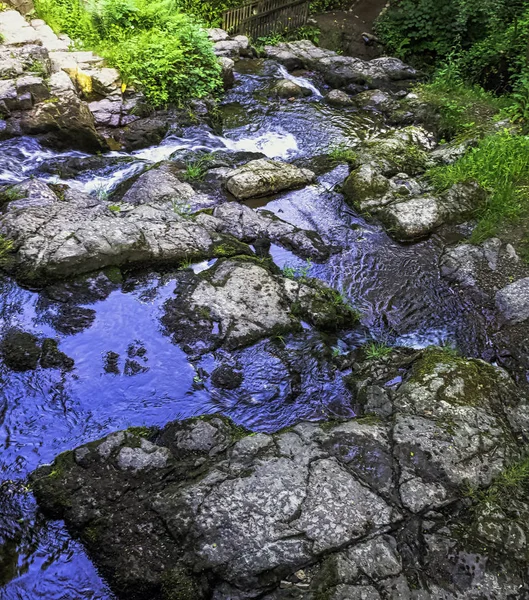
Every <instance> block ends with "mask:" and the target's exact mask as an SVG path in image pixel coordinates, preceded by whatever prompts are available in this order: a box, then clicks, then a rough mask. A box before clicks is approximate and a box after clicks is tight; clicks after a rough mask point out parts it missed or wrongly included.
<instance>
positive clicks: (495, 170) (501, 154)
mask: <svg viewBox="0 0 529 600" xmlns="http://www.w3.org/2000/svg"><path fill="white" fill-rule="evenodd" d="M428 176H429V178H430V179H431V181H432V183H433V184H434V185H435V187H436V188H437V189H439V190H443V189H447V188H449V187H450V186H451V185H453V184H454V183H457V182H464V181H469V180H475V181H477V182H478V183H479V184H480V185H482V186H483V187H484V188H485V189H487V190H488V191H489V192H490V195H489V199H488V202H487V205H486V207H485V208H484V209H483V211H482V212H481V214H480V215H479V222H478V226H477V228H476V229H475V230H474V233H473V234H472V241H474V242H480V241H482V240H484V239H486V238H488V237H490V236H492V235H495V234H496V232H497V231H498V228H499V227H500V226H501V225H502V224H503V223H505V222H517V221H518V220H520V219H521V218H523V217H525V216H526V214H527V212H528V208H529V203H528V190H529V137H528V136H522V135H516V134H515V133H514V132H513V131H510V130H504V131H501V132H499V133H497V134H495V135H490V136H487V137H486V138H484V139H483V140H482V141H481V142H480V143H479V144H478V146H477V147H476V148H473V149H471V150H470V151H469V152H468V153H467V154H465V155H464V156H463V157H462V158H461V159H459V160H458V161H457V162H456V163H454V164H453V165H447V166H442V167H436V168H434V169H431V170H430V171H429V172H428Z"/></svg>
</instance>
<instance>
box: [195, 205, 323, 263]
mask: <svg viewBox="0 0 529 600" xmlns="http://www.w3.org/2000/svg"><path fill="white" fill-rule="evenodd" d="M197 221H198V222H199V223H204V224H205V225H206V224H207V227H208V228H211V229H214V230H215V231H218V232H219V233H225V234H229V235H233V236H234V237H236V238H237V239H239V240H241V241H243V242H246V243H247V244H255V243H256V242H262V241H263V240H266V241H268V242H272V243H274V244H279V245H280V246H283V247H284V248H287V249H288V250H291V251H292V252H294V253H295V254H297V255H298V256H301V257H302V258H310V259H313V260H316V261H324V260H326V259H327V258H328V257H329V255H330V254H331V252H332V251H333V250H334V249H333V248H330V247H329V246H328V245H326V244H325V243H324V242H323V240H322V239H321V237H320V236H319V235H318V234H317V233H316V232H314V231H308V230H305V229H300V228H299V227H295V226H294V225H291V224H290V223H286V222H285V221H282V220H281V219H279V218H278V217H276V216H275V215H274V214H273V213H271V212H269V211H265V210H260V211H255V210H252V209H251V208H249V207H248V206H245V205H244V204H237V203H235V202H228V203H226V204H221V205H220V206H217V207H216V208H215V209H214V210H213V215H211V216H209V215H205V214H202V215H199V216H198V217H197Z"/></svg>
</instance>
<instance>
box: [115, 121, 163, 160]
mask: <svg viewBox="0 0 529 600" xmlns="http://www.w3.org/2000/svg"><path fill="white" fill-rule="evenodd" d="M168 130H169V123H168V121H167V120H166V119H163V118H160V117H156V116H154V117H149V118H144V119H140V120H138V121H134V122H133V123H131V124H130V125H127V127H125V128H124V129H123V130H121V131H120V132H119V134H118V139H119V142H120V143H121V145H122V146H123V149H124V150H126V151H127V152H133V151H134V150H140V149H141V148H147V147H148V146H156V145H157V144H159V143H160V142H161V141H162V140H163V138H164V137H165V135H166V133H167V131H168Z"/></svg>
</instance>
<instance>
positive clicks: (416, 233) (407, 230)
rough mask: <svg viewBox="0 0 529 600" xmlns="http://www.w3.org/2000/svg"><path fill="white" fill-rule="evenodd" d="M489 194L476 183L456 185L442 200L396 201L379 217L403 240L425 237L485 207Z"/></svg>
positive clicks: (393, 234) (381, 211) (414, 199)
mask: <svg viewBox="0 0 529 600" xmlns="http://www.w3.org/2000/svg"><path fill="white" fill-rule="evenodd" d="M486 198H487V194H486V192H485V190H483V189H482V188H481V187H480V186H478V185H477V184H475V183H464V184H463V183H461V184H456V185H454V186H453V187H452V188H450V189H449V190H448V191H446V192H445V193H444V194H441V195H440V196H438V197H432V196H424V197H419V198H412V199H411V200H405V201H401V202H393V203H392V204H389V205H387V206H385V207H383V208H382V209H381V210H380V211H379V212H378V217H379V219H380V220H381V221H382V223H383V224H384V226H385V227H386V228H387V229H388V231H389V232H390V233H391V235H392V236H393V237H395V238H396V239H398V240H400V241H409V240H416V239H420V238H423V237H425V236H427V235H429V234H430V233H431V232H432V231H434V230H435V229H437V228H438V227H440V226H441V225H443V224H445V223H461V222H462V221H464V220H465V219H468V218H470V217H472V216H473V215H474V214H475V212H476V211H477V210H478V209H479V208H480V207H481V206H483V205H484V204H485V201H486Z"/></svg>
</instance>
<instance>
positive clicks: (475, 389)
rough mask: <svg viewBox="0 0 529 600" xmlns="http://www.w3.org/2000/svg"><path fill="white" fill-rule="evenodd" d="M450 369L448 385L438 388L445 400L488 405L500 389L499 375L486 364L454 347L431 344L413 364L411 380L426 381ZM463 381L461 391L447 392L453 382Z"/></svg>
mask: <svg viewBox="0 0 529 600" xmlns="http://www.w3.org/2000/svg"><path fill="white" fill-rule="evenodd" d="M439 371H442V372H443V371H444V372H445V373H446V372H447V371H448V372H449V373H450V376H449V377H448V378H447V382H446V385H445V386H444V387H443V388H441V389H439V390H438V391H437V393H438V395H439V396H440V397H441V398H442V399H443V400H445V401H446V402H448V403H450V404H454V405H459V406H480V405H483V404H486V403H487V402H488V401H489V399H490V398H491V397H492V396H493V394H495V392H496V391H497V388H498V374H497V371H496V370H495V368H494V367H493V366H491V365H489V364H487V363H484V362H482V361H478V360H474V359H465V358H462V357H461V356H458V355H457V354H456V353H455V352H454V350H453V349H452V348H442V347H435V346H433V347H430V348H427V349H426V350H425V352H424V353H423V354H422V356H421V358H420V359H419V360H417V361H416V362H414V363H413V366H412V370H411V375H410V378H409V380H408V381H409V382H412V383H413V382H417V383H424V382H425V380H427V379H428V378H430V377H432V376H435V375H436V373H437V372H439ZM455 381H460V382H462V384H463V389H462V392H461V394H460V395H459V394H453V393H450V394H448V393H446V392H447V390H448V389H449V388H450V386H451V385H452V383H454V382H455Z"/></svg>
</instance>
